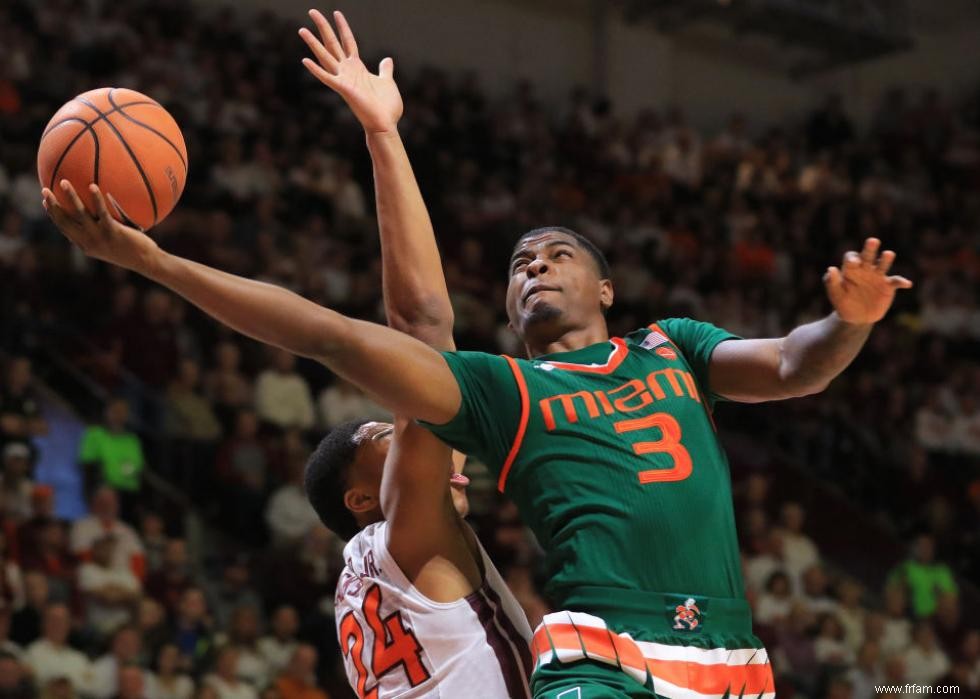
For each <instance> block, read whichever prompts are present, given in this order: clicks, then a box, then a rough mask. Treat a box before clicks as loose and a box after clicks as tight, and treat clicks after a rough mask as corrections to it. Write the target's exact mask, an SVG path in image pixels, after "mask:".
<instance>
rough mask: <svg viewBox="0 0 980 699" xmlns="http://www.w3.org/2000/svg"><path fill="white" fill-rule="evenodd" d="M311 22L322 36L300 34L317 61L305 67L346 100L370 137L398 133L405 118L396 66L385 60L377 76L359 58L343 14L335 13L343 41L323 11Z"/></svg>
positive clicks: (306, 31) (308, 61)
mask: <svg viewBox="0 0 980 699" xmlns="http://www.w3.org/2000/svg"><path fill="white" fill-rule="evenodd" d="M310 18H311V19H312V20H313V23H314V24H315V25H316V28H317V30H318V31H319V33H320V38H319V39H317V38H316V37H315V36H314V35H313V32H311V31H310V30H309V29H307V28H306V27H303V28H302V29H300V30H299V35H300V37H302V39H303V41H305V42H306V45H307V46H309V47H310V50H311V51H312V52H313V55H314V56H315V57H316V61H314V60H313V59H311V58H304V59H303V65H304V66H306V69H307V70H308V71H310V73H312V74H313V77H315V78H316V79H317V80H319V81H320V82H322V83H323V84H324V85H326V86H327V87H329V88H331V89H333V90H334V91H335V92H336V93H337V94H339V95H340V96H341V97H343V98H344V101H345V102H346V103H347V106H348V107H350V108H351V111H353V112H354V116H356V117H357V120H358V121H359V122H361V126H363V127H364V130H365V131H367V132H368V133H385V132H389V131H394V130H395V128H396V127H397V125H398V120H399V119H400V118H401V116H402V109H403V105H402V96H401V93H400V92H399V91H398V85H396V84H395V79H394V71H395V62H394V61H392V60H391V59H390V58H385V59H384V60H383V61H381V65H379V66H378V74H377V75H375V74H374V73H372V72H371V71H370V70H368V69H367V66H365V65H364V62H363V61H362V60H361V58H360V56H359V55H358V50H357V41H355V40H354V32H352V31H351V28H350V25H349V24H347V20H346V19H345V18H344V15H343V13H342V12H334V13H333V18H334V22H336V23H337V31H338V32H339V33H340V39H339V40H338V39H337V35H336V34H335V33H334V30H333V27H331V26H330V22H328V21H327V18H326V17H324V16H323V14H322V13H321V12H320V11H319V10H310Z"/></svg>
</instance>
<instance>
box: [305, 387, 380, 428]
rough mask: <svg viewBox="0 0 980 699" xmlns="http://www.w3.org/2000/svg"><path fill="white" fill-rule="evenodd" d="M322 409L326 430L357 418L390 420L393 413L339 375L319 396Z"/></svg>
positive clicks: (321, 418)
mask: <svg viewBox="0 0 980 699" xmlns="http://www.w3.org/2000/svg"><path fill="white" fill-rule="evenodd" d="M317 406H318V407H319V410H320V424H321V425H322V426H323V428H324V429H326V430H332V429H333V428H334V427H336V426H337V425H339V424H341V423H344V422H347V421H348V420H355V419H361V418H365V419H369V420H377V421H379V422H386V421H387V422H390V421H391V414H390V413H388V412H387V411H386V410H385V409H384V408H381V407H380V406H379V405H378V404H377V403H375V402H374V401H372V400H371V399H370V398H368V397H367V396H366V395H365V394H364V392H363V391H361V390H360V389H359V388H357V386H354V385H353V384H352V383H350V382H349V381H344V380H343V379H342V378H340V377H338V378H337V379H336V380H335V381H334V382H333V384H331V385H330V386H327V387H326V388H325V389H323V391H322V392H321V393H320V396H319V398H317Z"/></svg>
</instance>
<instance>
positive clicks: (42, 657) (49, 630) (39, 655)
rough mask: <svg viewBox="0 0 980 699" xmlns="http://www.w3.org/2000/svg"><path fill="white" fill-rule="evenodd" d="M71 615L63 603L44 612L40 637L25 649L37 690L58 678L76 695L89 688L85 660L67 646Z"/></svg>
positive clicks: (89, 680)
mask: <svg viewBox="0 0 980 699" xmlns="http://www.w3.org/2000/svg"><path fill="white" fill-rule="evenodd" d="M70 631H71V614H70V612H69V611H68V607H66V606H65V605H63V604H51V605H48V606H47V607H46V608H45V610H44V624H43V627H42V636H41V638H40V639H38V640H37V641H34V643H32V644H31V645H29V646H28V647H27V652H26V653H25V656H24V657H25V659H26V661H27V664H28V665H29V666H30V668H31V671H32V673H33V674H34V680H35V682H36V684H37V687H38V688H41V687H44V686H45V685H47V683H48V682H49V681H50V680H52V679H56V678H58V677H67V678H68V679H69V681H70V682H71V684H72V687H73V688H74V690H75V691H76V692H78V693H79V694H84V693H87V692H88V691H89V690H90V687H91V685H92V665H91V663H90V662H89V660H88V658H86V657H85V655H84V654H83V653H81V652H79V651H78V650H75V649H74V648H72V647H71V646H70V645H68V634H69V632H70Z"/></svg>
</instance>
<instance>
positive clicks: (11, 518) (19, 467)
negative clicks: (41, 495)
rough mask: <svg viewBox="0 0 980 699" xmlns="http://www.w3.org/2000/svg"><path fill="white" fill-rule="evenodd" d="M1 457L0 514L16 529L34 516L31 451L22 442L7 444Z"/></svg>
mask: <svg viewBox="0 0 980 699" xmlns="http://www.w3.org/2000/svg"><path fill="white" fill-rule="evenodd" d="M2 457H3V473H0V512H2V513H3V516H4V519H5V520H6V521H7V522H8V523H9V525H11V526H13V527H18V526H20V525H21V524H23V523H24V522H26V521H27V520H29V519H30V518H31V517H32V516H33V515H34V502H33V497H32V496H33V494H34V482H33V481H32V480H31V479H30V476H29V474H30V470H31V450H30V447H28V446H27V445H26V444H25V443H24V442H7V443H6V444H4V445H3V452H2Z"/></svg>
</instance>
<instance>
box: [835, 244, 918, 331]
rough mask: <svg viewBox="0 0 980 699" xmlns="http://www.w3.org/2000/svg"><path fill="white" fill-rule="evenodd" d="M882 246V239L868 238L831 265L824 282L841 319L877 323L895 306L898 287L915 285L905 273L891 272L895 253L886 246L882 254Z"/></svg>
mask: <svg viewBox="0 0 980 699" xmlns="http://www.w3.org/2000/svg"><path fill="white" fill-rule="evenodd" d="M880 248H881V241H880V240H878V239H877V238H868V239H867V240H865V241H864V249H863V250H861V252H860V253H857V252H854V251H853V250H851V251H848V252H846V253H845V254H844V263H843V264H842V265H841V266H840V268H837V267H828V268H827V273H826V274H824V277H823V282H824V285H825V286H826V287H827V296H828V297H829V298H830V302H831V303H832V304H833V305H834V309H835V310H836V311H837V315H838V316H840V318H841V320H844V321H846V322H848V323H856V324H863V323H876V322H878V321H879V320H881V319H882V318H883V317H884V316H885V313H887V312H888V309H889V308H891V305H892V301H894V300H895V292H896V291H898V290H899V289H911V288H912V282H911V281H909V280H908V279H906V278H905V277H899V276H896V275H891V276H889V274H888V270H889V269H890V268H891V266H892V263H893V262H895V253H894V252H893V251H891V250H885V251H884V252H883V253H881V254H880V255H879V254H878V250H879V249H880Z"/></svg>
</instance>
